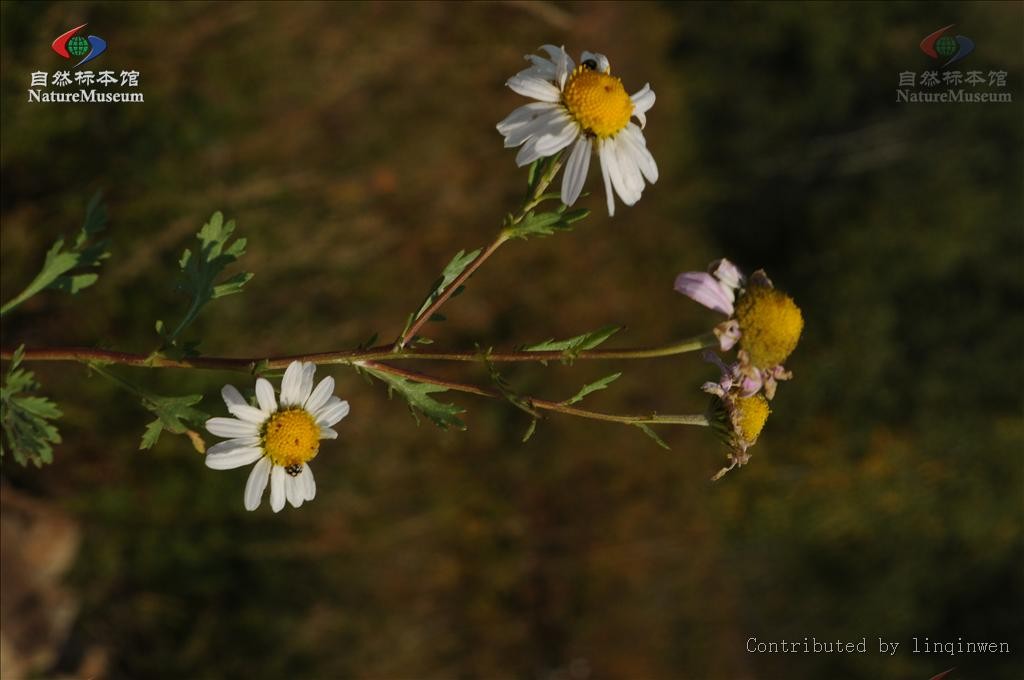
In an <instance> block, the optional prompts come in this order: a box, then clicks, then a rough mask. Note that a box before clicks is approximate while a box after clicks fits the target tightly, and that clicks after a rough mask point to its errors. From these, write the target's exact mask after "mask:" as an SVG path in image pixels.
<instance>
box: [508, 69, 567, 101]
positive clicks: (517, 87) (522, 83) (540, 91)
mask: <svg viewBox="0 0 1024 680" xmlns="http://www.w3.org/2000/svg"><path fill="white" fill-rule="evenodd" d="M505 84H506V85H508V86H509V87H510V88H512V91H513V92H515V93H517V94H521V95H523V96H524V97H530V98H531V99H536V100H537V101H542V102H552V103H554V102H557V101H559V100H561V98H562V92H561V90H559V89H558V88H557V87H555V86H554V85H552V84H551V83H549V82H548V81H546V80H542V79H540V78H537V77H535V76H519V75H516V76H512V77H511V78H509V79H508V82H506V83H505Z"/></svg>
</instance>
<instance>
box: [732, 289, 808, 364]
mask: <svg viewBox="0 0 1024 680" xmlns="http://www.w3.org/2000/svg"><path fill="white" fill-rule="evenodd" d="M736 319H737V321H739V324H740V347H742V348H743V349H744V350H746V352H747V354H749V355H750V362H751V363H752V364H753V365H754V366H756V367H757V368H771V367H772V366H777V365H779V364H781V363H782V362H783V361H785V360H786V357H788V356H789V355H790V354H791V353H792V352H793V350H794V349H796V343H797V342H798V341H799V340H800V332H801V331H802V330H803V328H804V317H803V314H801V313H800V308H799V307H797V306H796V303H795V302H793V299H792V298H791V297H789V296H788V295H786V294H785V293H782V292H779V291H778V290H775V289H774V288H771V287H769V286H759V285H753V286H750V287H749V288H747V290H746V291H745V292H744V293H743V295H741V296H740V299H739V300H737V302H736Z"/></svg>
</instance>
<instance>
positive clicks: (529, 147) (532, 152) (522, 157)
mask: <svg viewBox="0 0 1024 680" xmlns="http://www.w3.org/2000/svg"><path fill="white" fill-rule="evenodd" d="M540 157H541V155H540V154H539V153H537V138H536V137H534V138H532V139H530V140H529V141H528V142H526V144H523V146H522V148H521V149H519V153H517V154H516V165H518V166H519V167H523V166H526V165H529V164H530V163H532V162H534V161H535V160H537V159H538V158H540Z"/></svg>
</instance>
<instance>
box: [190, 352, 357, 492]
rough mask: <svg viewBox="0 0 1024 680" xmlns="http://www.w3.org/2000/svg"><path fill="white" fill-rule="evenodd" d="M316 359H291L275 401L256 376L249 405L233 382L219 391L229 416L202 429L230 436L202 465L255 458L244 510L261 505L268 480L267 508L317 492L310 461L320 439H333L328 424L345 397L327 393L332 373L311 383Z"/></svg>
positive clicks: (222, 466) (341, 412) (221, 466)
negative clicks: (268, 504)
mask: <svg viewBox="0 0 1024 680" xmlns="http://www.w3.org/2000/svg"><path fill="white" fill-rule="evenodd" d="M315 372H316V364H312V363H302V362H301V361H293V362H292V363H291V364H290V365H289V366H288V368H287V370H285V373H284V378H282V379H281V395H280V400H278V399H277V398H276V397H275V395H274V388H273V386H271V384H270V381H268V380H266V379H264V378H259V379H258V380H257V381H256V402H257V404H259V408H257V407H254V406H250V405H249V404H248V403H247V402H246V401H245V399H244V398H243V397H242V394H241V393H240V392H239V391H238V390H237V389H235V387H234V386H233V385H225V386H224V389H222V390H221V396H222V397H223V398H224V403H225V404H226V405H227V407H228V411H229V412H230V413H231V415H233V416H234V418H210V419H209V420H207V421H206V429H207V430H208V431H209V432H210V434H214V435H216V436H218V437H230V439H227V440H226V441H222V442H220V443H218V444H215V445H214V446H212V447H210V449H209V450H208V451H207V453H206V466H207V467H209V468H213V469H214V470H230V469H232V468H237V467H242V466H243V465H249V464H250V463H256V465H254V466H253V469H252V472H251V473H250V474H249V480H248V481H247V482H246V485H245V497H244V502H245V509H246V510H255V509H256V508H258V507H259V506H260V501H261V499H262V497H263V492H264V491H265V490H266V488H267V484H268V483H269V484H270V507H271V508H272V509H273V511H274V512H279V511H280V510H281V508H283V507H284V504H285V500H287V501H288V502H289V503H291V504H292V506H294V507H296V508H297V507H299V506H300V505H302V504H303V502H305V501H311V500H313V497H314V496H316V482H315V481H314V479H313V471H312V470H310V468H309V465H308V463H309V461H311V460H312V459H313V458H315V457H316V455H317V453H319V452H320V440H321V439H336V438H337V437H338V433H337V432H336V431H334V430H333V429H331V426H332V425H334V424H336V423H337V422H338V421H340V420H341V419H342V418H344V417H345V416H347V415H348V412H349V406H348V402H347V401H342V400H341V399H339V398H338V397H335V396H332V394H331V393H332V392H334V378H332V377H330V376H328V377H326V378H324V379H323V380H321V381H320V383H319V384H318V385H317V386H316V389H314V388H313V375H314V373H315Z"/></svg>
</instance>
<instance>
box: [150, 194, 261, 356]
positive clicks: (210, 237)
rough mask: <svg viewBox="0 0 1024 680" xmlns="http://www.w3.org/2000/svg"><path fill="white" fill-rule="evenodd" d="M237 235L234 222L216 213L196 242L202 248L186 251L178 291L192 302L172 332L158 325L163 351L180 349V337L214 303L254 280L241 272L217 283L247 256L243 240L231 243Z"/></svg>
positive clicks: (204, 226)
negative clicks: (219, 278)
mask: <svg viewBox="0 0 1024 680" xmlns="http://www.w3.org/2000/svg"><path fill="white" fill-rule="evenodd" d="M234 231H235V221H234V220H231V221H229V222H225V221H224V215H223V214H221V213H220V212H219V211H218V212H215V213H214V214H213V216H212V217H210V221H209V222H207V223H206V224H205V225H203V228H202V229H200V230H199V233H198V234H197V235H196V238H198V239H199V243H200V246H199V248H198V249H196V251H195V252H193V251H192V250H191V249H186V250H185V252H184V253H182V255H181V259H180V260H178V265H179V267H180V268H181V273H182V278H181V281H180V282H179V283H178V285H177V287H178V289H179V290H182V291H184V292H185V293H186V294H187V295H188V296H189V297H190V298H191V300H192V302H191V305H190V306H189V308H188V311H187V312H185V316H184V317H183V318H182V319H181V321H180V322H179V323H178V325H177V326H176V327H175V328H174V330H173V331H170V332H167V331H166V327H165V326H164V324H163V322H162V321H158V322H157V324H158V325H157V332H159V333H160V334H161V336H162V337H163V338H164V349H168V348H172V347H173V348H176V349H178V350H181V349H182V348H181V347H178V343H177V339H178V337H179V336H180V335H181V333H182V332H183V331H184V330H185V329H186V328H188V326H189V325H191V324H192V322H193V321H195V320H196V317H198V316H199V312H201V311H202V309H203V307H205V306H206V305H207V304H208V303H209V302H210V301H211V300H216V299H217V298H222V297H226V296H228V295H234V294H235V293H240V292H242V289H243V287H244V286H245V284H246V283H248V282H249V280H250V279H252V277H253V275H252V273H251V272H240V273H238V274H235V275H233V276H230V277H228V278H226V279H222V280H220V281H218V277H220V275H221V273H222V272H223V271H224V269H225V268H226V267H228V266H229V265H230V264H232V263H233V262H235V261H237V260H238V258H240V257H241V256H242V255H244V254H245V245H246V240H245V239H244V238H239V239H235V240H234V241H231V235H232V234H233V233H234Z"/></svg>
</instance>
